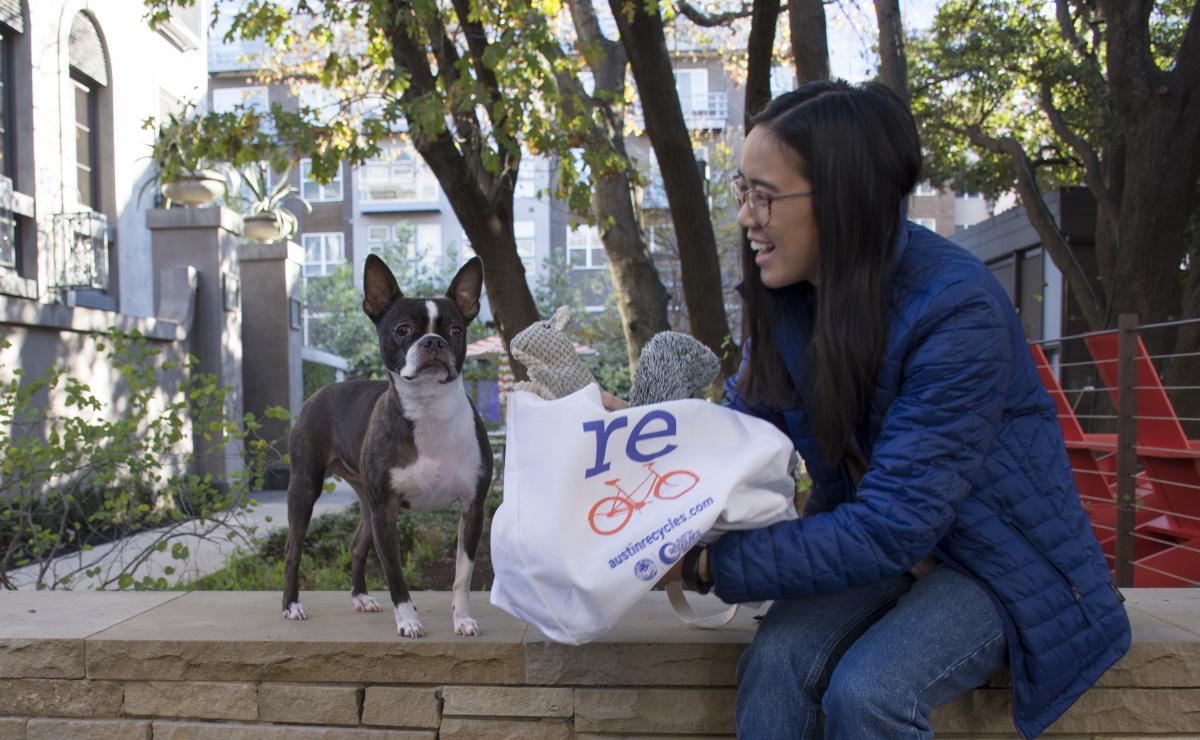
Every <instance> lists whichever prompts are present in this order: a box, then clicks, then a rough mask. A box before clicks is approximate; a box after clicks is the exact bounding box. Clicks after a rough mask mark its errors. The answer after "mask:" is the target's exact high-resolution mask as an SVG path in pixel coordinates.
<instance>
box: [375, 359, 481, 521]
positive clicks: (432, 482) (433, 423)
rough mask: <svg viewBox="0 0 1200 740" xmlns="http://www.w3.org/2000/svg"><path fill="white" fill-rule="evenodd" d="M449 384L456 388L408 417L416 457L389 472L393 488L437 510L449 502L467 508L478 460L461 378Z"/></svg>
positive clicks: (411, 501) (422, 507)
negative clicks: (416, 413) (456, 389)
mask: <svg viewBox="0 0 1200 740" xmlns="http://www.w3.org/2000/svg"><path fill="white" fill-rule="evenodd" d="M450 385H451V386H457V387H458V391H457V392H452V393H447V394H446V398H445V399H444V400H443V399H439V400H438V401H436V402H434V403H433V404H430V405H426V406H424V407H423V409H422V411H421V412H420V413H419V414H418V415H417V416H416V418H415V419H414V420H413V423H414V430H413V432H414V433H413V444H414V445H415V446H416V448H417V456H416V460H414V461H413V463H412V464H411V465H407V466H404V467H394V468H392V469H391V470H390V471H389V478H390V481H391V484H392V489H393V490H394V491H395V492H396V493H398V494H400V495H401V496H403V497H404V501H405V502H406V503H407V504H408V505H409V507H411V508H413V509H416V510H419V511H426V510H429V509H440V508H443V507H445V506H448V505H449V504H450V503H451V502H453V501H458V502H459V503H460V504H461V505H462V506H466V505H469V504H470V502H471V501H472V500H473V499H474V498H475V486H476V484H477V483H478V481H479V472H480V465H481V462H482V461H481V460H480V458H479V444H478V442H477V441H476V438H475V415H474V414H473V413H472V412H471V405H470V403H468V402H467V398H466V395H465V394H463V392H462V390H461V381H459V382H456V383H452V384H450ZM431 406H432V408H431Z"/></svg>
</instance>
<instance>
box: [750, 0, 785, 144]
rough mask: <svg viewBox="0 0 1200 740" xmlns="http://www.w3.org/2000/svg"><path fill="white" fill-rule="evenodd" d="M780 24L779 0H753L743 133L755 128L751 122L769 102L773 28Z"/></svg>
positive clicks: (773, 48) (773, 42)
mask: <svg viewBox="0 0 1200 740" xmlns="http://www.w3.org/2000/svg"><path fill="white" fill-rule="evenodd" d="M778 23H779V0H754V9H753V14H752V15H751V17H750V40H749V43H748V44H747V47H746V103H745V108H746V110H745V121H744V123H745V133H747V134H748V133H750V129H752V128H754V124H753V123H751V122H750V121H751V119H752V118H754V116H756V115H758V113H759V111H761V110H762V109H764V108H766V107H767V103H770V102H771V60H772V59H773V58H774V56H775V54H774V51H775V26H776V25H777V24H778Z"/></svg>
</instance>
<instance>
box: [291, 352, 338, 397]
mask: <svg viewBox="0 0 1200 740" xmlns="http://www.w3.org/2000/svg"><path fill="white" fill-rule="evenodd" d="M301 368H302V369H301V371H300V372H301V376H302V377H303V379H304V380H303V381H302V382H303V383H304V399H305V400H308V397H309V396H311V395H312V394H314V393H316V392H317V391H318V390H320V389H321V388H322V387H324V386H327V385H329V384H330V383H332V382H334V381H336V380H337V368H335V367H331V366H330V365H326V364H324V363H320V362H313V361H312V360H304V361H303V364H302V365H301Z"/></svg>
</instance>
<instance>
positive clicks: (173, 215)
mask: <svg viewBox="0 0 1200 740" xmlns="http://www.w3.org/2000/svg"><path fill="white" fill-rule="evenodd" d="M146 226H147V227H148V228H149V229H150V230H151V231H154V230H156V229H217V228H219V229H224V230H225V231H228V232H230V233H233V234H237V235H239V236H240V235H241V233H242V216H241V214H239V213H238V212H237V211H234V210H232V209H230V208H226V207H225V206H216V207H209V208H154V209H152V210H149V211H146Z"/></svg>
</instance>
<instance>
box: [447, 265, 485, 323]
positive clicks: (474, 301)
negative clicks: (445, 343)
mask: <svg viewBox="0 0 1200 740" xmlns="http://www.w3.org/2000/svg"><path fill="white" fill-rule="evenodd" d="M482 291H483V260H481V259H479V258H478V257H472V258H471V259H469V260H467V262H466V264H464V265H463V266H462V267H460V268H459V269H458V274H457V275H455V276H454V280H452V281H451V282H450V289H449V290H447V291H446V297H447V298H449V299H450V300H452V301H454V305H456V306H458V310H459V311H462V315H463V318H464V319H466V320H467V321H470V320H471V319H474V318H475V317H476V316H478V315H479V294H480V293H481V292H482Z"/></svg>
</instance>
